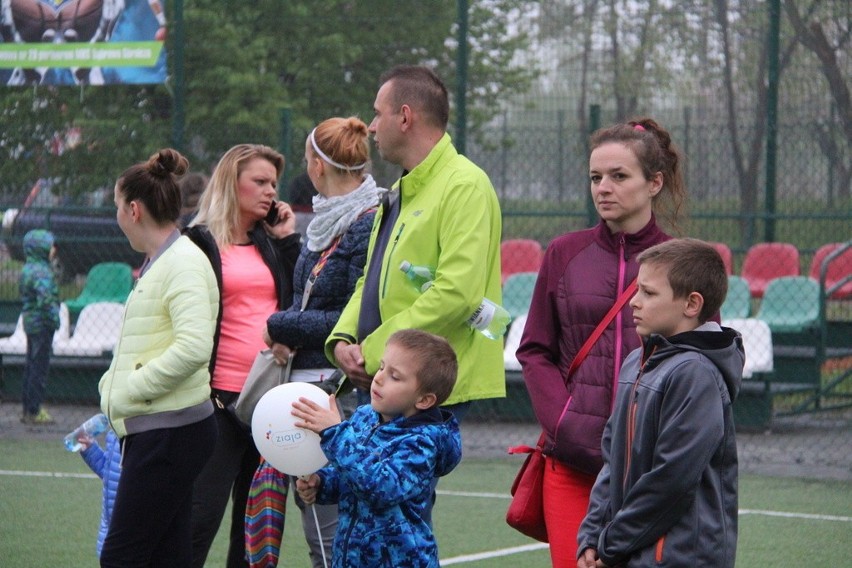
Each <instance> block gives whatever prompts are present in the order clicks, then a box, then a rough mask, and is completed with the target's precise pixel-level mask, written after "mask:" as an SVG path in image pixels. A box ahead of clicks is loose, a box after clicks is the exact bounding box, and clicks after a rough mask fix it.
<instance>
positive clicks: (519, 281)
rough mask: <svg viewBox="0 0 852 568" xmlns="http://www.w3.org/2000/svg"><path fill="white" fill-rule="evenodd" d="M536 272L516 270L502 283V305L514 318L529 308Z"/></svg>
mask: <svg viewBox="0 0 852 568" xmlns="http://www.w3.org/2000/svg"><path fill="white" fill-rule="evenodd" d="M537 277H538V273H537V272H516V273H515V274H512V275H510V276H509V277H508V278H506V281H505V282H504V283H503V307H504V308H506V311H508V312H509V315H511V316H512V319H516V318H518V317H520V316H522V315H524V314H526V313H527V312H528V311H529V310H530V302H532V295H533V289H534V288H535V280H536V278H537Z"/></svg>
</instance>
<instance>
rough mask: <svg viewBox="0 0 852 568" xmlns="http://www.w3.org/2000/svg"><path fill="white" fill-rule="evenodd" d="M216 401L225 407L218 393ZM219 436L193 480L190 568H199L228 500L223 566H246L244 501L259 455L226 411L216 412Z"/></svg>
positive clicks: (223, 399) (234, 419)
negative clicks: (227, 541)
mask: <svg viewBox="0 0 852 568" xmlns="http://www.w3.org/2000/svg"><path fill="white" fill-rule="evenodd" d="M219 392H220V394H221V396H220V400H221V401H222V402H223V403H224V404H225V405H227V404H229V403H230V402H231V400H230V399H229V397H228V396H227V395H228V394H230V395H232V398H236V396H237V393H221V391H219ZM215 416H216V422H217V424H218V426H219V436H218V438H217V439H216V449H215V450H214V451H213V455H212V456H211V458H210V461H208V462H207V465H205V466H204V469H203V470H202V472H201V474H200V475H199V476H198V478H197V479H196V480H195V490H194V493H193V503H192V566H193V567H194V568H202V567H203V566H204V563H205V560H206V559H207V553H208V552H209V551H210V545H211V544H213V540H214V539H215V538H216V534H217V533H218V531H219V525H220V524H221V523H222V517H223V516H224V515H225V509H226V508H227V506H228V500H229V498H230V499H232V500H233V503H232V505H233V506H232V509H231V519H230V520H231V526H230V529H229V541H230V543H229V545H228V559H227V561H226V563H225V566H227V567H228V568H237V567H244V566H248V562H247V561H246V501H247V499H248V492H249V487H251V480H252V478H253V477H254V472H255V470H256V469H257V466H258V464H259V463H260V454H259V453H258V451H257V448H256V447H255V445H254V440H253V439H252V437H251V434H249V433H248V432H247V431H246V430H245V428H244V427H242V426H241V425H240V424H239V423H238V422H237V420H236V418H235V417H234V415H233V414H231V413H230V412H228V411H227V410H224V409H221V408H218V407H217V408H216V411H215Z"/></svg>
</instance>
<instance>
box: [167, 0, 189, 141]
mask: <svg viewBox="0 0 852 568" xmlns="http://www.w3.org/2000/svg"><path fill="white" fill-rule="evenodd" d="M170 28H171V29H170V30H169V38H170V40H171V42H172V54H171V57H172V59H173V61H172V72H173V73H174V81H175V83H174V84H175V86H174V94H173V99H172V146H174V148H175V149H176V150H180V151H183V132H184V123H185V122H186V112H185V110H184V98H185V97H186V75H185V73H184V67H183V47H184V37H185V34H184V29H183V0H175V2H174V12H173V14H172V23H171V26H170Z"/></svg>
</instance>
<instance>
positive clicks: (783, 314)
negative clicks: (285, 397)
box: [755, 276, 819, 333]
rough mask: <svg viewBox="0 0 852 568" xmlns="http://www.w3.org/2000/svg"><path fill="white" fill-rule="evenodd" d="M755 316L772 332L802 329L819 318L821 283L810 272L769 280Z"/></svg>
mask: <svg viewBox="0 0 852 568" xmlns="http://www.w3.org/2000/svg"><path fill="white" fill-rule="evenodd" d="M755 317H756V318H757V319H759V320H763V321H765V322H766V323H767V324H768V325H769V329H771V330H772V333H779V332H792V333H800V332H804V331H807V330H808V329H811V328H813V327H814V326H816V325H817V323H818V321H819V284H818V283H817V282H816V280H814V279H813V278H810V277H808V276H783V277H781V278H775V279H774V280H770V282H769V284H768V285H767V286H766V292H765V293H764V295H763V300H762V301H761V303H760V309H758V311H757V314H755Z"/></svg>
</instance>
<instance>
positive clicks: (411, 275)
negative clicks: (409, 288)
mask: <svg viewBox="0 0 852 568" xmlns="http://www.w3.org/2000/svg"><path fill="white" fill-rule="evenodd" d="M399 269H400V270H402V271H403V272H405V275H406V276H407V277H408V279H409V280H411V282H412V283H413V284H414V287H415V288H416V289H417V290H419V291H420V293H421V294H422V293H423V292H425V291H426V290H428V289H429V288H430V287H431V286H432V280H434V279H435V275H434V274H432V271H431V270H430V269H429V267H428V266H415V265H413V264H411V263H410V262H408V261H407V260H403V261H402V263H401V264H400V265H399Z"/></svg>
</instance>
